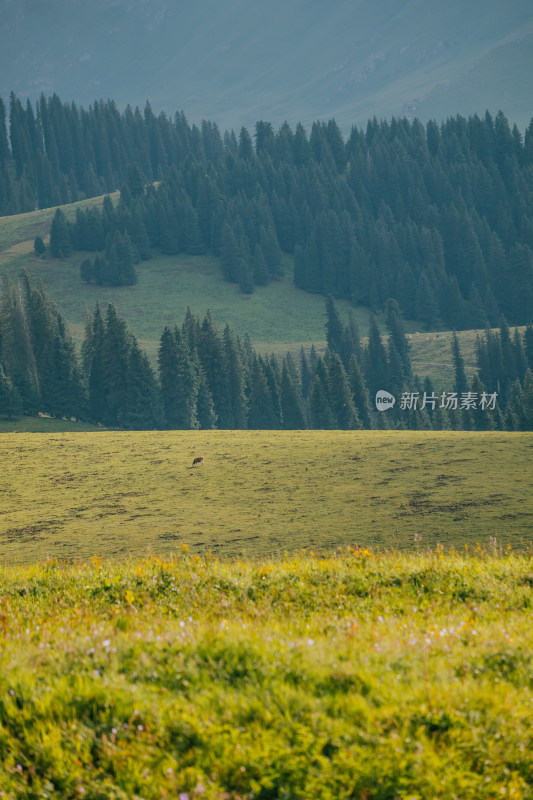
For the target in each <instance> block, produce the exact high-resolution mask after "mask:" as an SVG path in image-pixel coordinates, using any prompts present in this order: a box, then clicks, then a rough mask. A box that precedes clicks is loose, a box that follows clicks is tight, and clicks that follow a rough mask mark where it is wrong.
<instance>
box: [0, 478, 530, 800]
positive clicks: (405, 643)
mask: <svg viewBox="0 0 533 800" xmlns="http://www.w3.org/2000/svg"><path fill="white" fill-rule="evenodd" d="M206 472H207V467H206ZM502 472H503V470H502ZM195 479H196V478H195ZM191 480H192V479H191ZM198 480H201V478H200V477H199V476H198ZM67 488H68V485H67V486H64V487H63V492H64V494H68V492H67ZM459 494H460V492H459ZM334 516H335V512H334V509H333V508H331V517H332V524H334V521H333V520H334ZM287 530H289V527H288V526H287ZM123 538H126V536H125V535H124V534H123ZM532 585H533V571H532V562H531V552H530V553H529V555H527V554H522V555H520V554H515V553H514V552H513V551H509V550H507V549H505V550H504V551H503V552H502V551H501V550H500V549H499V548H498V547H494V548H491V551H490V553H487V551H486V550H484V549H483V548H481V547H477V548H475V551H474V552H473V553H468V554H467V553H465V552H464V551H463V553H462V554H459V553H457V552H456V551H448V550H447V549H446V550H445V549H444V548H442V547H438V548H436V549H435V550H434V551H428V550H426V551H425V552H423V553H422V552H421V553H418V554H417V553H411V554H398V553H392V554H389V555H385V556H383V555H380V554H376V553H373V552H371V551H369V550H367V549H364V548H359V549H355V548H344V549H343V551H342V552H338V553H337V554H336V555H330V556H328V557H324V558H321V557H319V556H317V555H314V554H312V553H309V554H307V555H306V556H302V555H299V556H296V557H285V558H283V559H279V560H272V559H269V560H263V561H260V562H257V563H254V562H249V561H246V562H244V561H242V560H234V561H232V562H231V563H230V562H228V561H221V560H219V559H218V558H216V557H207V558H202V557H200V556H198V555H195V554H193V553H192V552H190V551H189V552H188V551H187V549H186V548H181V549H179V551H178V553H177V554H176V555H175V556H173V557H172V558H157V557H152V558H144V559H141V560H137V561H129V562H127V563H125V564H119V563H117V562H116V561H115V562H113V561H108V560H104V561H101V560H100V559H97V558H93V559H90V560H89V561H87V562H84V563H76V564H66V563H64V562H58V561H57V560H56V559H50V560H48V561H46V562H42V563H39V564H35V565H31V566H24V567H10V568H5V567H0V797H2V798H8V800H37V799H38V800H44V799H46V798H50V800H52V799H53V798H68V799H69V800H74V799H76V800H79V798H85V799H86V800H161V799H162V798H168V799H169V800H175V799H178V798H179V800H245V798H246V800H277V799H279V800H289V799H290V800H308V798H311V797H316V798H319V799H320V800H347V799H348V798H352V799H353V800H362V799H363V798H364V800H434V798H442V800H485V799H486V800H496V798H502V797H504V798H514V800H530V798H531V797H532V789H531V787H532V784H533V755H532V754H533V728H532V726H531V709H532V703H533V636H532V627H531V612H532V593H531V587H532Z"/></svg>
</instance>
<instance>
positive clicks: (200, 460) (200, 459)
mask: <svg viewBox="0 0 533 800" xmlns="http://www.w3.org/2000/svg"><path fill="white" fill-rule="evenodd" d="M203 463H204V459H203V456H197V458H195V459H194V460H193V462H192V465H193V467H197V466H198V465H199V464H202V465H203Z"/></svg>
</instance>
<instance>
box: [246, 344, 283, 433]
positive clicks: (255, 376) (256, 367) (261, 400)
mask: <svg viewBox="0 0 533 800" xmlns="http://www.w3.org/2000/svg"><path fill="white" fill-rule="evenodd" d="M248 428H249V429H250V430H275V429H276V428H279V419H278V416H277V414H276V412H275V409H274V404H273V401H272V395H271V392H270V389H269V386H268V381H267V377H266V373H265V367H264V362H263V361H262V359H261V358H258V357H257V355H256V354H255V353H254V356H253V358H252V363H251V366H250V373H249V376H248Z"/></svg>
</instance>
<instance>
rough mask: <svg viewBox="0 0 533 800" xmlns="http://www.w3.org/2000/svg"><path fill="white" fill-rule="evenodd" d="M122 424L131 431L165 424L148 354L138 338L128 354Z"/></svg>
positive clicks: (149, 428) (133, 341)
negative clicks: (140, 345) (141, 346)
mask: <svg viewBox="0 0 533 800" xmlns="http://www.w3.org/2000/svg"><path fill="white" fill-rule="evenodd" d="M120 423H121V426H122V427H124V428H127V429H129V430H151V429H153V428H159V427H161V425H162V408H161V403H160V397H159V389H158V386H157V383H156V380H155V376H154V372H153V370H152V367H151V366H150V362H149V361H148V356H147V355H146V353H144V352H143V351H142V350H141V348H140V347H139V344H138V342H137V340H136V339H135V338H133V339H132V342H131V347H130V350H129V353H128V364H127V371H126V396H125V400H124V404H123V408H122V410H121V414H120Z"/></svg>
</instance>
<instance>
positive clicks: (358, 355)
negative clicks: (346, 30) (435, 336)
mask: <svg viewBox="0 0 533 800" xmlns="http://www.w3.org/2000/svg"><path fill="white" fill-rule="evenodd" d="M0 297H1V304H0V414H4V415H8V416H10V417H12V416H16V415H17V414H19V413H22V412H24V413H28V414H32V413H33V414H35V413H37V412H41V413H45V414H48V415H51V416H54V417H60V418H62V417H67V418H76V419H82V420H88V421H91V422H93V423H96V424H101V425H104V426H107V427H112V428H124V429H130V430H138V429H140V430H142V429H156V428H157V429H211V428H223V429H246V428H251V429H287V430H294V429H304V428H316V429H326V430H327V429H343V430H354V429H361V428H365V429H369V428H375V427H381V428H383V427H390V428H399V429H401V428H409V429H428V430H430V429H434V430H444V429H460V430H462V429H466V430H492V429H499V430H533V373H532V370H533V327H532V326H528V327H527V328H526V330H525V332H524V334H523V335H521V334H520V333H519V332H518V330H517V329H515V331H514V332H511V331H510V329H509V327H508V325H507V323H506V322H505V319H504V318H503V317H502V320H501V323H500V329H499V331H487V332H486V333H485V335H484V336H480V337H479V338H478V343H477V355H478V366H479V376H475V377H474V378H473V379H472V381H471V382H469V381H468V380H467V377H466V375H465V371H464V364H463V360H462V356H461V353H460V349H459V345H458V342H457V339H455V340H454V343H453V355H454V366H455V386H454V390H455V394H456V397H457V402H455V403H453V402H451V398H450V394H451V393H441V392H438V391H435V390H434V388H433V386H432V384H431V381H430V380H429V379H427V378H426V379H425V380H423V381H421V380H420V379H419V378H418V377H417V376H413V374H412V368H411V363H410V357H409V344H408V340H407V338H406V335H405V332H404V328H403V320H402V315H401V313H400V309H399V306H398V303H397V302H396V301H395V300H389V301H388V303H387V309H386V321H387V330H388V339H387V341H386V342H384V341H383V338H382V336H381V334H380V332H379V329H378V327H377V324H376V321H375V318H374V317H372V318H371V324H370V330H369V332H368V333H369V335H368V340H367V342H366V344H363V343H362V342H361V339H360V335H359V331H358V328H357V325H356V324H355V322H354V321H353V319H350V321H349V323H348V325H343V324H342V322H341V320H340V318H339V315H338V312H337V309H336V307H335V302H334V300H333V298H331V297H328V298H327V300H326V312H327V314H326V316H327V325H326V336H327V342H328V348H327V350H326V352H325V354H324V355H318V354H317V353H316V352H315V351H314V349H313V348H311V350H310V352H305V351H304V350H303V349H302V350H301V351H300V354H299V358H298V359H294V358H293V357H292V356H291V355H290V353H289V354H287V355H286V356H285V357H284V358H281V359H280V358H276V357H275V356H270V357H267V356H264V355H260V354H258V353H257V352H256V351H255V350H254V348H253V347H252V346H251V344H250V342H249V340H248V339H247V338H245V339H244V340H241V339H240V338H239V337H238V336H236V335H235V333H234V332H233V331H232V330H231V328H230V327H229V326H228V325H226V327H225V328H224V329H223V330H222V331H220V330H219V329H218V328H217V327H216V325H215V323H214V321H213V320H212V318H211V315H210V314H209V313H207V314H206V316H205V317H204V319H203V320H202V319H199V318H197V317H196V316H195V315H194V314H192V313H191V312H190V311H189V312H188V313H187V315H186V318H185V319H184V320H183V323H182V325H181V326H179V327H178V326H174V327H173V328H170V327H165V329H164V330H163V331H162V333H161V337H160V342H159V351H158V357H157V366H156V368H154V366H152V365H151V363H150V361H149V359H148V357H147V355H146V353H145V352H143V350H142V349H141V348H140V346H139V343H138V342H137V340H136V338H135V336H134V335H133V334H132V333H131V331H130V330H129V329H128V326H127V323H126V321H125V320H123V319H121V318H120V317H119V315H118V314H117V312H116V309H115V307H114V305H112V304H109V305H107V307H106V308H105V310H104V309H102V308H100V307H99V306H98V305H97V306H96V308H95V309H94V312H93V313H91V314H90V315H89V316H88V318H87V322H86V329H85V337H84V340H83V344H82V348H81V357H80V358H79V357H78V355H77V352H76V349H75V347H74V345H73V342H72V340H71V338H70V336H69V335H68V333H67V330H66V325H65V321H64V318H63V316H62V314H61V312H60V310H59V309H58V308H57V306H56V305H55V303H54V302H53V301H52V300H51V299H50V297H49V296H48V295H47V293H46V291H45V289H44V287H43V286H42V285H41V286H38V287H35V286H33V285H32V283H31V281H30V279H29V278H28V276H27V275H23V276H22V277H21V279H20V280H19V282H18V283H16V284H15V283H13V282H11V281H10V280H9V279H8V278H7V277H5V278H4V279H3V281H2V285H1V287H0ZM384 387H386V388H387V390H388V391H390V392H392V393H394V394H395V395H398V397H400V396H401V397H402V398H405V401H403V403H402V404H400V403H398V405H397V406H396V407H395V408H394V409H391V410H389V411H387V412H386V414H384V413H383V412H379V411H376V409H375V406H374V404H373V402H371V398H374V396H375V393H376V392H377V391H378V390H379V389H382V388H384ZM494 394H495V395H496V397H495V400H494V401H493V403H492V405H491V403H490V397H491V396H492V395H494ZM415 397H416V400H415ZM483 398H484V400H483Z"/></svg>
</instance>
